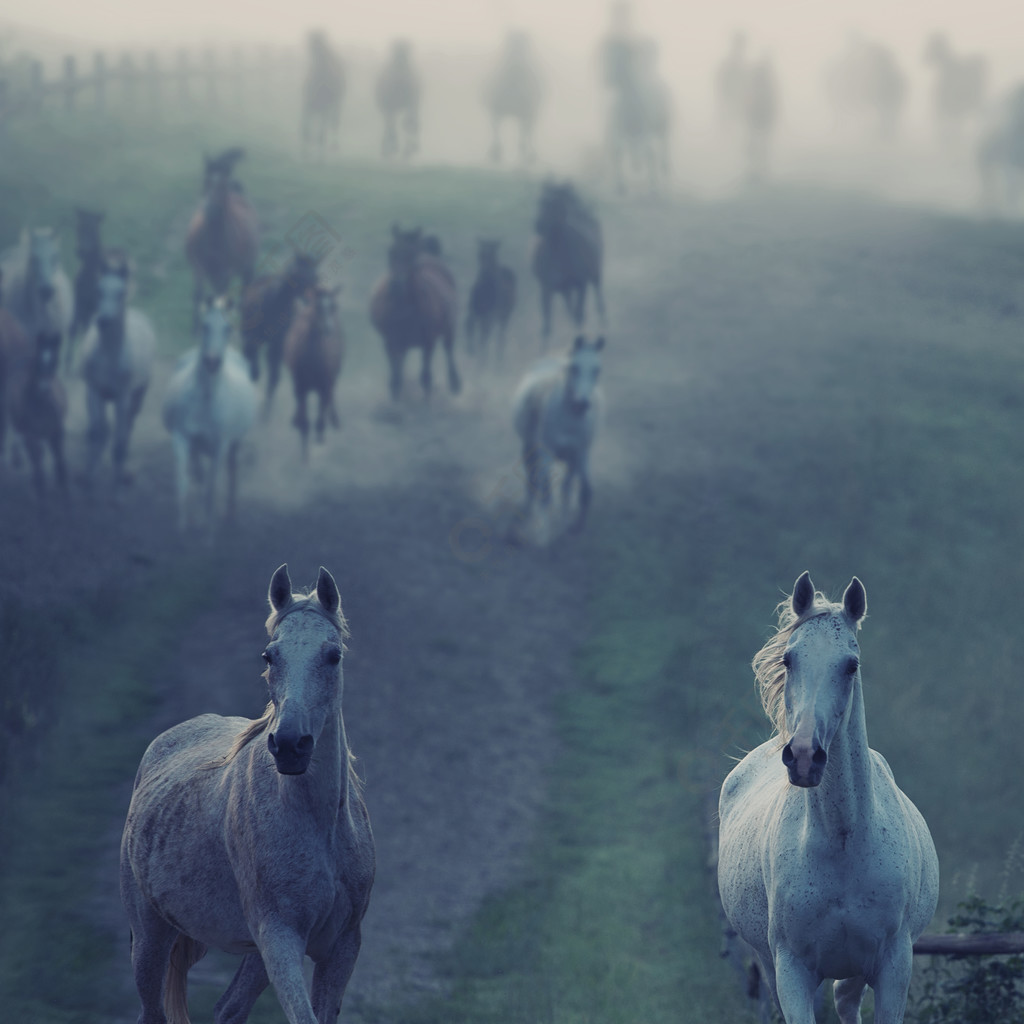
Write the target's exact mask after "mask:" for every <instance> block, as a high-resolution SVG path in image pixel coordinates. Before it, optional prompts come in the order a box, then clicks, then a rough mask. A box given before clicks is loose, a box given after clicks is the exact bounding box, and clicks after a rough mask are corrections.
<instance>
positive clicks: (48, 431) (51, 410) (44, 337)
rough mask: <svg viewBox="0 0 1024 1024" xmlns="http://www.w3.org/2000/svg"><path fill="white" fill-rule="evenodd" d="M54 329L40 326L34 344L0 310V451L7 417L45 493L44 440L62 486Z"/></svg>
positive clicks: (63, 402) (62, 396)
mask: <svg viewBox="0 0 1024 1024" xmlns="http://www.w3.org/2000/svg"><path fill="white" fill-rule="evenodd" d="M60 345H61V335H60V332H59V331H52V330H51V331H40V333H39V336H38V337H37V338H36V343H35V345H33V344H32V343H31V342H30V341H29V337H28V335H27V334H26V333H25V331H24V330H23V328H22V327H21V325H20V324H19V323H18V321H17V320H16V319H15V318H14V317H13V316H12V315H11V314H10V313H9V312H8V311H7V310H5V309H0V451H2V450H3V442H4V435H5V433H6V427H7V422H8V420H9V421H10V423H11V425H12V426H13V427H14V429H15V430H16V431H17V432H18V434H19V435H20V436H21V440H22V444H24V446H25V451H26V452H28V457H29V462H30V463H31V465H32V483H33V486H34V487H35V489H36V493H37V494H39V496H40V497H42V496H43V494H45V478H44V475H43V446H44V444H46V445H49V448H50V453H51V456H52V459H53V468H54V475H55V476H56V479H57V484H58V486H59V487H60V489H61V490H62V491H65V492H66V491H67V485H68V479H67V469H66V467H65V463H64V419H65V417H66V416H67V410H68V400H67V393H66V392H65V390H64V385H63V384H62V383H61V382H60V380H59V379H58V377H57V369H58V366H59V363H60Z"/></svg>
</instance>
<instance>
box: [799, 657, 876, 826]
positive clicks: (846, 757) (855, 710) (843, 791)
mask: <svg viewBox="0 0 1024 1024" xmlns="http://www.w3.org/2000/svg"><path fill="white" fill-rule="evenodd" d="M873 772H874V764H873V761H872V759H871V748H870V747H869V746H868V731H867V723H866V720H865V717H864V690H863V687H862V685H861V678H860V672H858V673H857V675H856V677H855V679H854V683H853V694H852V695H851V697H850V707H849V710H848V712H847V715H846V721H845V723H844V725H843V726H842V728H841V729H840V730H839V732H838V733H837V734H836V736H835V738H834V739H833V740H832V743H831V745H830V746H829V751H828V766H827V767H826V769H825V774H824V776H823V777H822V780H821V783H820V785H818V786H817V787H815V788H814V789H807V790H804V793H806V794H807V799H808V803H809V805H810V807H811V808H812V809H813V813H814V814H815V815H816V816H817V817H820V818H821V819H822V821H823V823H824V824H825V826H826V827H827V828H828V829H829V830H830V831H840V832H843V833H844V834H846V833H849V832H851V831H853V830H855V829H858V828H862V827H864V826H866V825H868V824H869V823H870V822H871V820H872V818H873V815H874V809H875V807H874V787H873Z"/></svg>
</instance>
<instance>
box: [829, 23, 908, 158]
mask: <svg viewBox="0 0 1024 1024" xmlns="http://www.w3.org/2000/svg"><path fill="white" fill-rule="evenodd" d="M825 86H826V89H827V91H828V93H829V96H830V97H831V100H832V104H833V106H834V107H835V108H836V111H837V112H838V113H839V114H840V115H841V116H843V117H847V118H864V119H866V120H867V121H868V123H869V124H870V125H871V127H873V128H874V130H875V131H876V133H877V134H878V135H879V136H880V137H881V138H883V139H889V138H891V137H892V136H893V135H894V134H895V132H896V129H897V127H898V125H899V121H900V116H901V114H902V113H903V108H904V106H905V104H906V99H907V92H908V88H907V78H906V75H904V73H903V71H902V69H901V68H900V66H899V62H898V61H897V60H896V55H895V54H894V53H893V51H892V50H891V49H890V48H889V47H888V46H885V45H884V44H882V43H879V42H876V41H874V40H872V39H865V38H864V37H863V36H860V35H851V36H850V37H849V38H848V39H847V42H846V47H845V49H844V50H843V52H842V54H841V55H840V56H839V58H838V59H837V60H835V61H834V62H833V63H832V64H831V66H830V67H829V68H828V69H827V72H826V76H825Z"/></svg>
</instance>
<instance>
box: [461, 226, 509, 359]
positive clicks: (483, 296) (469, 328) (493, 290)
mask: <svg viewBox="0 0 1024 1024" xmlns="http://www.w3.org/2000/svg"><path fill="white" fill-rule="evenodd" d="M500 246H501V242H500V241H498V240H496V239H486V238H481V239H480V241H479V242H478V243H477V268H478V269H477V276H476V280H475V281H474V282H473V287H472V289H471V291H470V293H469V308H468V310H467V312H466V347H467V349H468V350H469V351H470V352H475V351H476V350H477V348H479V349H480V352H481V353H482V354H483V355H485V356H486V354H487V344H488V341H489V340H490V336H491V332H492V331H493V330H494V329H495V328H497V331H498V360H499V362H500V361H501V358H502V356H503V354H504V352H505V331H506V329H507V328H508V321H509V318H510V317H511V316H512V310H513V309H514V308H515V304H516V275H515V271H514V270H512V269H511V268H509V267H505V266H502V265H501V263H500V262H499V260H498V249H499V247H500Z"/></svg>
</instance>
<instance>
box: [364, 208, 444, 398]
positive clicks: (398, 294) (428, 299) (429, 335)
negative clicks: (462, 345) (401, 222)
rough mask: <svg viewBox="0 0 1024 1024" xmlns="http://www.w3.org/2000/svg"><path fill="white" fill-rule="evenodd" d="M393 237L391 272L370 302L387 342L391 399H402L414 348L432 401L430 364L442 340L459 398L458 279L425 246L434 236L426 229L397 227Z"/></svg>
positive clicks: (389, 260)
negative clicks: (409, 354) (407, 359)
mask: <svg viewBox="0 0 1024 1024" xmlns="http://www.w3.org/2000/svg"><path fill="white" fill-rule="evenodd" d="M391 236H392V241H391V246H390V247H389V249H388V272H387V274H385V275H384V277H382V278H381V279H380V280H379V281H378V282H377V284H376V285H375V286H374V289H373V295H372V296H371V299H370V319H371V321H372V322H373V325H374V327H376V328H377V331H378V332H379V333H380V336H381V337H382V338H383V339H384V349H385V351H386V353H387V357H388V363H389V364H390V377H389V388H390V391H391V397H392V398H393V399H396V400H397V399H398V397H399V395H400V394H401V392H402V370H403V367H404V365H405V356H406V353H407V352H408V351H409V350H410V349H413V348H418V349H420V350H421V351H422V353H423V365H422V368H421V370H420V383H421V384H422V385H423V390H424V392H425V394H426V396H427V398H429V397H430V393H431V390H432V387H433V376H432V373H431V365H430V364H431V361H432V360H433V357H434V346H435V345H436V344H437V339H438V338H440V339H441V343H442V345H443V346H444V352H445V357H446V359H447V362H448V389H449V390H450V391H451V392H452V394H458V393H459V391H460V390H461V388H462V381H461V378H460V377H459V371H458V370H457V369H456V366H455V351H454V349H455V323H456V295H455V279H454V278H453V277H452V272H451V271H450V270H449V269H448V267H447V265H446V264H445V263H444V261H443V259H441V257H440V255H439V254H438V253H435V252H433V251H431V250H430V248H426V247H425V245H426V244H429V240H430V239H431V238H433V236H429V235H428V236H427V237H426V238H424V236H423V232H422V231H421V229H420V228H415V229H413V230H412V231H402V230H401V229H400V228H399V227H398V225H397V224H396V225H395V226H394V227H393V228H392V229H391ZM434 241H436V239H435V240H434ZM431 247H432V246H431ZM439 249H440V246H439V245H438V250H439Z"/></svg>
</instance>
